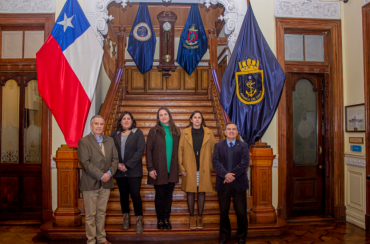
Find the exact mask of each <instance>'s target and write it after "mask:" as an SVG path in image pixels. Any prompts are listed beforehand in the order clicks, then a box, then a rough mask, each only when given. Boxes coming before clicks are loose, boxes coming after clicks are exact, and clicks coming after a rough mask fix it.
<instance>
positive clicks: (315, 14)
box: [274, 0, 370, 19]
mask: <svg viewBox="0 0 370 244" xmlns="http://www.w3.org/2000/svg"><path fill="white" fill-rule="evenodd" d="M365 1H370V0H365ZM274 9H275V17H291V18H314V19H340V18H341V12H340V2H338V1H336V2H334V1H333V2H323V1H320V0H274Z"/></svg>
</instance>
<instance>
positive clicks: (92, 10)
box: [9, 0, 247, 53]
mask: <svg viewBox="0 0 370 244" xmlns="http://www.w3.org/2000/svg"><path fill="white" fill-rule="evenodd" d="M9 1H10V0H9ZM54 1H55V0H54ZM113 1H114V2H116V3H121V5H122V7H123V8H125V7H126V6H127V3H128V2H142V1H139V0H85V5H84V11H85V15H86V17H87V19H88V20H89V22H90V24H91V27H92V28H93V30H94V32H95V34H96V36H97V37H98V40H99V41H100V44H101V45H102V46H103V42H104V38H103V35H106V34H107V32H108V25H107V22H108V20H112V19H113V16H112V15H108V5H109V4H110V3H111V2H113ZM145 2H149V3H163V0H147V1H145ZM174 3H199V4H205V6H206V7H207V8H209V7H210V6H211V4H214V5H215V4H218V3H220V4H222V5H223V6H224V7H225V12H224V16H222V15H221V16H220V17H219V19H220V20H221V21H222V20H224V21H225V26H224V28H225V34H227V35H229V37H228V46H229V49H230V52H231V53H232V51H233V49H234V46H235V43H236V40H237V38H238V35H239V31H240V28H241V25H242V23H243V20H244V16H245V14H246V12H247V1H246V0H172V1H171V4H174Z"/></svg>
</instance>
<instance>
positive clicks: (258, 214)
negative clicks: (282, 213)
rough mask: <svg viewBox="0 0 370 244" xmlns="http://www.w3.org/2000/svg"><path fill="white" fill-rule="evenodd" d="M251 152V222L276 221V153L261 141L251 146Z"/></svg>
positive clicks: (269, 222)
mask: <svg viewBox="0 0 370 244" xmlns="http://www.w3.org/2000/svg"><path fill="white" fill-rule="evenodd" d="M249 153H250V158H251V169H252V170H251V182H252V195H253V207H252V209H251V210H252V212H251V217H250V222H251V223H254V224H273V223H276V212H275V208H274V207H273V206H272V161H273V160H274V158H275V155H273V153H272V148H271V147H270V146H268V145H267V143H261V142H257V143H255V144H254V145H253V146H251V147H250V148H249Z"/></svg>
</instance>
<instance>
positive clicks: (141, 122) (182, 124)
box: [135, 119, 217, 128]
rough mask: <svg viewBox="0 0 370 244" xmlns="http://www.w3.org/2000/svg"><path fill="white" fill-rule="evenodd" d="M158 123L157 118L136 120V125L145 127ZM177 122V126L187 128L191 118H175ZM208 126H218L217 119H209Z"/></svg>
mask: <svg viewBox="0 0 370 244" xmlns="http://www.w3.org/2000/svg"><path fill="white" fill-rule="evenodd" d="M135 120H136V119H135ZM156 124H157V122H156V121H155V120H136V126H137V127H138V128H143V127H154V126H155V125H156ZM175 124H176V126H177V127H180V128H181V127H183V128H186V127H187V126H188V125H189V120H175ZM206 124H207V126H208V127H216V126H217V122H216V120H209V121H207V122H206Z"/></svg>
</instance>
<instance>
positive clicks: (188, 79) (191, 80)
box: [183, 69, 199, 91]
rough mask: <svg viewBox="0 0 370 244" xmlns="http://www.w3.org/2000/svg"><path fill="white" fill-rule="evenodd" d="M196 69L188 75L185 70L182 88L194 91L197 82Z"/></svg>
mask: <svg viewBox="0 0 370 244" xmlns="http://www.w3.org/2000/svg"><path fill="white" fill-rule="evenodd" d="M198 71H199V70H198V69H195V70H194V71H193V73H191V75H188V73H186V72H185V71H183V74H184V90H190V91H195V90H196V87H197V84H198Z"/></svg>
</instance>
